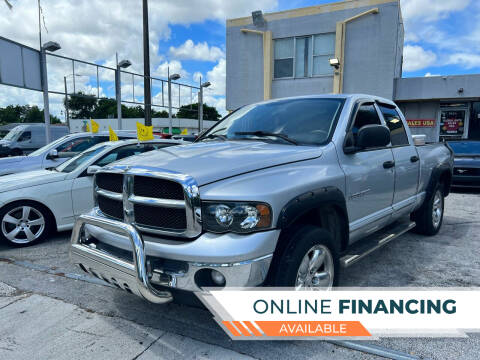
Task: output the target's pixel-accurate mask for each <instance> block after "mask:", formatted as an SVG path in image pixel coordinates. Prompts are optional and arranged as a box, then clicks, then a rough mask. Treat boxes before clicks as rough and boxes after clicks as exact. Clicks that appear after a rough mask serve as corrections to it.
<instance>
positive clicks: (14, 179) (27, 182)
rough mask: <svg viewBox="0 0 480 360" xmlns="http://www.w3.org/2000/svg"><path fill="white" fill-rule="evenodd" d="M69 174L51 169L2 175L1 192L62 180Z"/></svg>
mask: <svg viewBox="0 0 480 360" xmlns="http://www.w3.org/2000/svg"><path fill="white" fill-rule="evenodd" d="M67 175H68V174H66V173H61V172H55V171H50V170H35V171H27V172H22V173H18V174H11V175H5V176H1V177H0V193H2V192H6V191H11V190H19V189H23V188H27V187H31V186H36V185H43V184H48V183H52V182H56V181H62V180H64V179H65V177H66V176H67Z"/></svg>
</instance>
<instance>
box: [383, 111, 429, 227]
mask: <svg viewBox="0 0 480 360" xmlns="http://www.w3.org/2000/svg"><path fill="white" fill-rule="evenodd" d="M377 106H378V109H379V110H380V113H381V114H382V116H383V119H384V121H385V123H386V124H387V126H388V128H389V129H390V140H391V143H392V152H393V159H394V161H395V191H394V195H393V204H392V207H393V211H394V212H393V218H394V219H395V218H398V217H400V216H402V215H406V214H409V213H410V212H411V211H412V210H413V207H414V206H415V201H416V194H417V186H418V178H419V173H420V158H419V156H418V153H417V149H416V147H415V145H413V143H412V142H411V141H410V140H409V138H410V137H409V136H408V134H407V130H406V129H405V126H404V123H403V121H402V119H401V117H400V114H399V113H398V111H397V109H396V107H395V106H394V105H390V104H383V103H378V104H377Z"/></svg>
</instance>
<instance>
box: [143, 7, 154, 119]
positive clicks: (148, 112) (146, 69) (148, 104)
mask: <svg viewBox="0 0 480 360" xmlns="http://www.w3.org/2000/svg"><path fill="white" fill-rule="evenodd" d="M143 75H144V86H143V87H144V101H145V126H152V93H151V89H150V81H151V80H150V40H149V34H148V0H143Z"/></svg>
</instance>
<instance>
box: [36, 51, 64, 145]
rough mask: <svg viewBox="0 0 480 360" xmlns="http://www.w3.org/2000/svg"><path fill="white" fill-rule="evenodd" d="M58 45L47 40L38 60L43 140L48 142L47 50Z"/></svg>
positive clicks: (49, 138) (49, 139)
mask: <svg viewBox="0 0 480 360" xmlns="http://www.w3.org/2000/svg"><path fill="white" fill-rule="evenodd" d="M59 49H60V45H59V44H58V43H56V42H53V41H49V42H47V43H45V44H43V46H42V47H41V48H40V62H41V70H42V90H43V117H44V119H45V140H46V143H47V144H49V143H50V141H51V136H50V102H49V98H48V77H47V50H48V51H52V52H53V51H57V50H59Z"/></svg>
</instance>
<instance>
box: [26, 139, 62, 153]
mask: <svg viewBox="0 0 480 360" xmlns="http://www.w3.org/2000/svg"><path fill="white" fill-rule="evenodd" d="M69 136H70V135H67V136H63V137H61V138H60V139H57V140H55V141H54V142H51V143H50V144H47V145H45V146H43V147H41V148H40V149H37V150H35V151H34V152H32V153H30V154H28V155H27V156H37V155H42V154H43V153H45V152H46V151H47V150H49V149H50V148H52V149H54V148H55V147H56V146H57V145H58V144H60V143H61V142H62V141H64V140H65V138H67V137H69Z"/></svg>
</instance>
